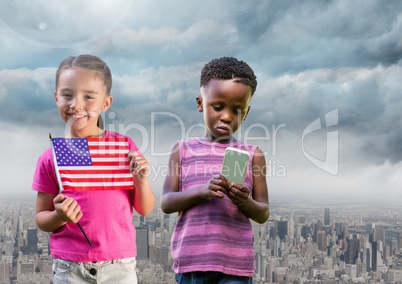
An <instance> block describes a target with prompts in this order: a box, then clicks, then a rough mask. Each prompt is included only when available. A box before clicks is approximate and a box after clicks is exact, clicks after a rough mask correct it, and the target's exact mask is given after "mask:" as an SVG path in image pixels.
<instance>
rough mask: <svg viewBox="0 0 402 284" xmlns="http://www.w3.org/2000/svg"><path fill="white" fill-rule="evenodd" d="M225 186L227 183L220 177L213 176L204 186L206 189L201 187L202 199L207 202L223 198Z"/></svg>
mask: <svg viewBox="0 0 402 284" xmlns="http://www.w3.org/2000/svg"><path fill="white" fill-rule="evenodd" d="M226 186H227V181H226V179H225V178H224V177H223V176H222V175H214V176H212V177H211V179H210V180H209V182H208V183H207V184H206V187H202V190H201V195H202V198H203V199H207V200H211V199H212V198H215V197H218V198H223V197H224V196H225V193H226Z"/></svg>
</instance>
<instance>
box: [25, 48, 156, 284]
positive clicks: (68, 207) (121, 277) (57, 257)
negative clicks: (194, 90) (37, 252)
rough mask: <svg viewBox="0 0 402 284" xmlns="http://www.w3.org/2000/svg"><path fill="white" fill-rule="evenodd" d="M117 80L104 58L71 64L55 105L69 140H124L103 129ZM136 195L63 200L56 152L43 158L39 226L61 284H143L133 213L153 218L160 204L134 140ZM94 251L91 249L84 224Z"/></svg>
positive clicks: (107, 193) (63, 66) (59, 80)
mask: <svg viewBox="0 0 402 284" xmlns="http://www.w3.org/2000/svg"><path fill="white" fill-rule="evenodd" d="M111 86H112V75H111V72H110V70H109V67H108V66H107V65H106V63H105V62H103V61H102V60H101V59H100V58H98V57H96V56H92V55H79V56H77V57H68V58H66V59H64V60H63V61H62V62H61V63H60V65H59V68H58V70H57V72H56V90H55V92H54V98H55V100H56V105H57V108H58V110H59V114H60V116H61V118H62V119H63V120H64V121H65V122H66V124H67V126H68V133H67V135H66V137H67V138H89V137H95V138H99V139H102V138H122V137H124V136H123V135H120V134H118V133H115V132H111V131H107V130H103V129H101V128H99V127H98V125H97V123H98V120H99V118H100V112H101V111H107V109H108V108H109V107H110V106H111V104H112V102H113V97H112V96H110V90H111ZM127 139H128V144H129V150H130V152H129V153H128V156H127V159H129V161H130V170H131V171H132V175H133V181H134V188H133V189H132V190H100V191H97V190H88V191H85V190H65V191H64V193H59V185H58V182H57V177H56V172H55V168H54V163H53V158H52V150H51V148H49V149H47V150H46V151H45V152H44V153H43V154H42V155H41V156H40V158H39V160H38V163H37V167H36V171H35V175H34V179H33V184H32V188H33V189H34V190H36V191H37V192H38V193H37V199H36V223H37V225H38V227H39V228H40V229H41V230H43V231H45V232H52V234H51V235H50V250H51V254H52V257H53V274H54V283H82V282H91V283H111V282H113V283H137V276H136V272H135V268H136V260H135V256H136V253H137V252H136V235H135V228H134V226H133V224H132V214H133V208H134V209H135V210H136V211H137V212H138V213H139V214H141V215H147V214H149V213H150V212H151V210H152V209H153V207H154V203H155V197H154V194H153V192H152V189H151V187H150V184H149V181H148V178H147V175H148V173H149V165H148V161H147V159H146V158H144V157H143V156H142V155H141V153H139V151H138V148H137V146H136V145H135V143H134V142H133V141H132V140H131V139H130V138H128V137H127ZM78 221H79V222H80V224H81V225H82V227H83V228H84V230H85V232H86V233H87V235H88V237H89V239H90V240H91V242H92V246H89V245H88V243H87V241H86V239H85V238H84V236H83V234H82V232H81V231H80V230H79V228H78V226H77V224H74V223H77V222H78Z"/></svg>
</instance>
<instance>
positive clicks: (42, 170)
mask: <svg viewBox="0 0 402 284" xmlns="http://www.w3.org/2000/svg"><path fill="white" fill-rule="evenodd" d="M32 189H33V190H35V191H38V192H43V193H49V194H58V193H59V185H58V183H57V176H56V171H55V169H54V164H53V157H52V149H51V148H48V149H47V150H46V151H45V152H44V153H43V154H42V155H41V156H40V157H39V159H38V162H37V164H36V169H35V173H34V177H33V182H32Z"/></svg>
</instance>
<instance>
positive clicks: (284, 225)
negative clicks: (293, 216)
mask: <svg viewBox="0 0 402 284" xmlns="http://www.w3.org/2000/svg"><path fill="white" fill-rule="evenodd" d="M287 235H288V221H278V236H279V238H280V239H281V240H283V239H284V238H285V236H287Z"/></svg>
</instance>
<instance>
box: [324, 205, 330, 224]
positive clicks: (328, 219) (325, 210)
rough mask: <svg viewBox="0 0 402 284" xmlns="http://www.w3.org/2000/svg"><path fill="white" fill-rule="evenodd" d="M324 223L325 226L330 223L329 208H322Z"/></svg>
mask: <svg viewBox="0 0 402 284" xmlns="http://www.w3.org/2000/svg"><path fill="white" fill-rule="evenodd" d="M324 225H325V226H330V225H331V213H330V209H329V208H325V209H324Z"/></svg>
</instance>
